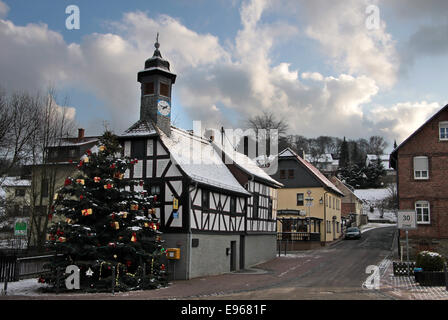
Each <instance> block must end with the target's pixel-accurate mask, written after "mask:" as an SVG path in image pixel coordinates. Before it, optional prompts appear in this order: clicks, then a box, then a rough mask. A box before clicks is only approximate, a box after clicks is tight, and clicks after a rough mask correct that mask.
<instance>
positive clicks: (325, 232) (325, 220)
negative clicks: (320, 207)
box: [323, 191, 328, 245]
mask: <svg viewBox="0 0 448 320" xmlns="http://www.w3.org/2000/svg"><path fill="white" fill-rule="evenodd" d="M327 193H328V191H325V192H324V196H323V197H324V222H325V223H324V245H326V243H327V203H326V201H325V200H326V199H327V197H326V195H327Z"/></svg>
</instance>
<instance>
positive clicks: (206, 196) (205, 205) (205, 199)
mask: <svg viewBox="0 0 448 320" xmlns="http://www.w3.org/2000/svg"><path fill="white" fill-rule="evenodd" d="M209 208H210V191H207V190H202V210H207V209H209Z"/></svg>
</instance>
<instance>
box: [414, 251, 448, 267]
mask: <svg viewBox="0 0 448 320" xmlns="http://www.w3.org/2000/svg"><path fill="white" fill-rule="evenodd" d="M444 263H445V259H444V258H443V257H442V256H441V255H440V254H438V253H437V252H431V251H420V252H419V253H418V254H417V259H416V263H415V266H416V267H417V268H422V269H423V271H443V265H444Z"/></svg>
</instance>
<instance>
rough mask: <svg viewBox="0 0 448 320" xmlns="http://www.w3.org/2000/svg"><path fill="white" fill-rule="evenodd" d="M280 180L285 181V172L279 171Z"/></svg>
mask: <svg viewBox="0 0 448 320" xmlns="http://www.w3.org/2000/svg"><path fill="white" fill-rule="evenodd" d="M280 179H286V170H280Z"/></svg>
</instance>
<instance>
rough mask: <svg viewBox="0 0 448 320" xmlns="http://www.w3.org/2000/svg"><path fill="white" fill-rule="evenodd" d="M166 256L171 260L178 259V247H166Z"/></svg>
mask: <svg viewBox="0 0 448 320" xmlns="http://www.w3.org/2000/svg"><path fill="white" fill-rule="evenodd" d="M166 257H167V258H168V259H171V260H179V259H180V248H168V249H166Z"/></svg>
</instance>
